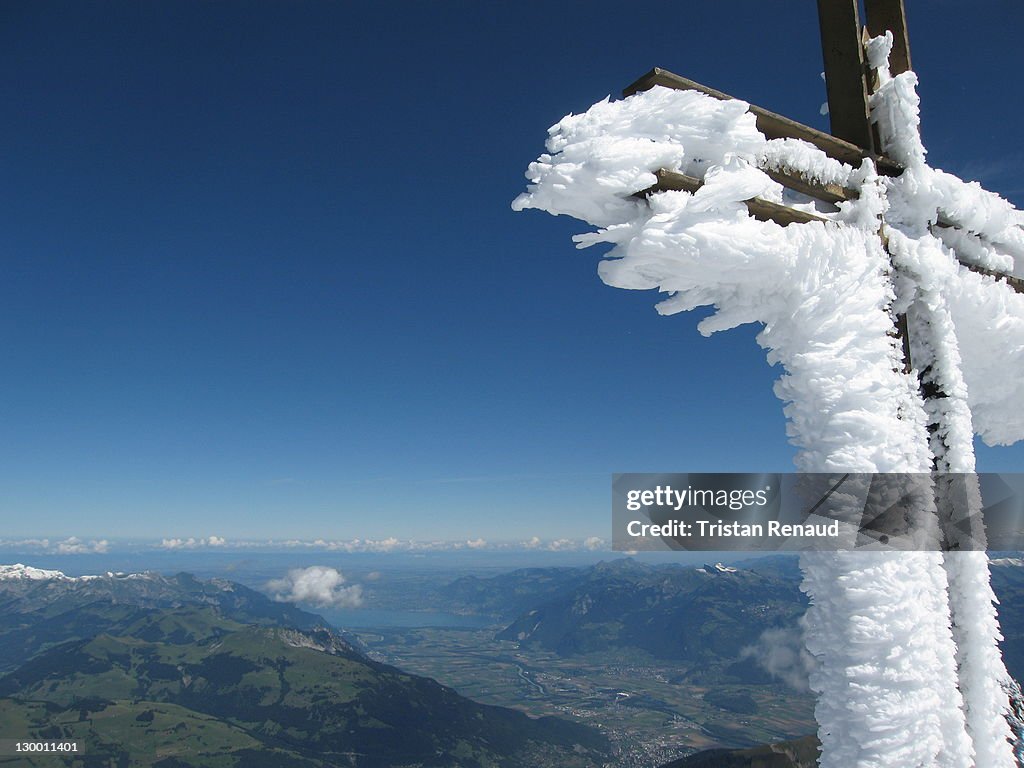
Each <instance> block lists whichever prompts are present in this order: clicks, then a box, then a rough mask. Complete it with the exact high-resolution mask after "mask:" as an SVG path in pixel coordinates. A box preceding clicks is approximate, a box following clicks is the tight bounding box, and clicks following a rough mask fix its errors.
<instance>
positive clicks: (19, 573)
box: [0, 563, 72, 581]
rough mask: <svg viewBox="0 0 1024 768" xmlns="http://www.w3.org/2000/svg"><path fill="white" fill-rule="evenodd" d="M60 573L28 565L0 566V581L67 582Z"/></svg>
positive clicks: (66, 577) (69, 577)
mask: <svg viewBox="0 0 1024 768" xmlns="http://www.w3.org/2000/svg"><path fill="white" fill-rule="evenodd" d="M71 578H72V577H71V576H67V575H65V574H63V573H61V572H60V571H46V570H43V569H42V568H33V567H32V566H30V565H24V564H22V563H15V564H14V565H0V581H13V580H14V579H29V580H31V581H47V580H61V581H63V580H67V579H71Z"/></svg>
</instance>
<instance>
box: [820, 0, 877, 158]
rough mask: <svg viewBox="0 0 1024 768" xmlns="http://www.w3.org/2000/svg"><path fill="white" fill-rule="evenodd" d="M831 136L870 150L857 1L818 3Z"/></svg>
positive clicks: (865, 81)
mask: <svg viewBox="0 0 1024 768" xmlns="http://www.w3.org/2000/svg"><path fill="white" fill-rule="evenodd" d="M818 25H819V27H820V28H821V54H822V57H823V59H824V61H825V87H826V90H827V91H828V115H829V121H830V124H831V126H832V135H833V136H836V137H838V138H840V139H845V140H846V141H849V142H850V143H851V144H856V145H857V146H859V147H861V148H863V149H866V150H868V151H871V150H874V149H875V145H874V138H873V136H872V133H871V121H870V119H869V114H870V109H869V108H868V86H867V77H866V75H867V72H866V70H865V66H864V47H863V45H862V44H861V28H860V15H859V11H858V8H857V0H818Z"/></svg>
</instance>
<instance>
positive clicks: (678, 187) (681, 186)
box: [640, 170, 828, 227]
mask: <svg viewBox="0 0 1024 768" xmlns="http://www.w3.org/2000/svg"><path fill="white" fill-rule="evenodd" d="M656 175H657V177H658V181H657V183H656V184H655V185H654V186H653V187H649V188H648V189H645V190H644V191H643V192H641V193H640V194H641V195H643V196H647V195H651V194H654V193H655V192H668V191H677V192H678V191H682V192H696V191H697V190H698V189H700V188H701V187H702V186H703V184H704V182H702V181H701V180H700V179H698V178H696V177H694V176H687V175H686V174H685V173H679V172H678V171H666V170H660V171H658V172H657V174H656ZM744 203H746V206H747V210H749V211H750V215H751V216H753V217H754V218H755V219H759V220H760V221H774V222H775V223H776V224H779V225H780V226H783V227H785V226H788V225H789V224H806V223H807V222H810V221H828V219H826V218H824V217H823V216H818V215H816V214H813V213H808V212H806V211H798V210H796V209H795V208H789V207H788V206H785V205H779V204H778V203H772V202H769V201H768V200H762V199H761V198H759V197H753V198H751V199H750V200H744Z"/></svg>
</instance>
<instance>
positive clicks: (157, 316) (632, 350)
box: [0, 0, 1024, 539]
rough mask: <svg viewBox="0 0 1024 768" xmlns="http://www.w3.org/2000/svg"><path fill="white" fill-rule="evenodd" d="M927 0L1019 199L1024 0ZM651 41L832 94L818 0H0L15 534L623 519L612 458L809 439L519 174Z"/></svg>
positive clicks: (743, 452) (9, 470)
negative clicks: (615, 507)
mask: <svg viewBox="0 0 1024 768" xmlns="http://www.w3.org/2000/svg"><path fill="white" fill-rule="evenodd" d="M907 3H908V6H909V8H908V14H909V16H910V25H911V42H912V53H913V57H914V64H915V69H917V70H918V72H919V74H920V76H921V78H922V84H921V93H922V97H923V100H924V112H923V121H924V122H923V124H924V132H925V140H926V143H927V145H928V146H929V148H930V150H931V156H930V157H931V161H932V162H933V164H935V165H938V166H939V167H942V168H945V169H946V170H949V171H952V172H954V173H958V174H962V175H966V176H969V177H972V178H977V179H979V180H981V181H982V182H983V183H984V184H986V185H987V186H988V187H990V188H991V189H993V190H995V191H999V192H1002V193H1003V194H1005V195H1006V196H1008V197H1009V198H1010V199H1011V200H1013V201H1014V202H1015V203H1017V204H1018V205H1021V204H1022V203H1024V183H1022V180H1021V170H1022V167H1024V154H1022V150H1021V148H1020V144H1019V141H1020V125H1021V123H1022V117H1024V114H1022V112H1024V107H1022V104H1021V101H1020V98H1019V96H1020V83H1019V74H1020V72H1021V70H1022V68H1024V67H1022V64H1024V61H1022V59H1024V54H1022V53H1021V50H1022V49H1021V47H1020V45H1019V39H1017V38H1018V33H1019V30H1020V29H1022V28H1024V6H1022V5H1021V4H1020V3H1019V2H1011V1H1010V0H1001V1H996V0H990V1H989V2H981V3H977V4H972V5H971V7H970V9H967V8H966V7H965V6H963V4H960V3H953V2H924V1H923V0H907ZM584 8H585V9H586V11H585V12H582V9H584ZM655 65H658V66H662V67H666V68H668V69H671V70H673V71H676V72H679V73H680V74H684V75H687V76H689V77H691V78H694V79H696V80H699V81H702V82H706V83H708V84H710V85H713V86H715V87H717V88H719V89H721V90H724V91H726V92H729V93H732V94H734V95H736V96H739V97H743V98H747V99H748V100H751V101H754V102H756V103H759V104H761V105H763V106H766V107H768V108H771V109H774V110H776V111H780V112H783V113H785V114H787V115H789V116H791V117H793V118H795V119H798V120H801V121H804V122H808V123H811V124H814V125H818V126H820V127H823V128H824V127H827V126H826V124H825V118H822V117H821V116H820V115H819V114H818V108H819V106H820V104H821V103H822V102H823V101H824V98H825V96H824V87H823V84H822V81H821V79H820V77H819V72H820V71H821V61H820V49H819V44H818V37H817V20H816V15H815V10H814V4H813V3H810V2H805V3H795V2H794V3H791V2H786V3H765V2H753V1H751V0H741V1H737V2H724V1H723V0H705V1H695V2H685V3H683V2H675V3H664V2H634V3H630V4H628V5H627V4H623V3H621V2H589V3H587V4H581V3H541V2H521V3H477V2H450V3H443V2H438V3H424V2H415V3H414V2H406V3H395V2H391V3H389V2H379V3H369V4H357V3H347V2H346V3H342V2H337V3H326V2H315V3H314V2H296V1H294V0H288V1H287V2H286V1H285V0H281V2H274V3H270V2H246V3H241V2H216V3H214V2H184V1H183V2H173V3H171V2H168V3H156V2H144V3H139V2H134V1H133V2H104V3H81V2H77V1H76V2H68V3H50V2H41V1H40V0H24V1H19V0H11V1H9V2H5V3H4V4H3V5H2V6H0V110H2V112H3V119H2V120H0V157H2V160H0V190H2V200H3V218H4V223H3V225H2V227H0V253H2V255H3V263H4V268H3V272H2V279H0V361H2V362H0V365H2V375H0V519H2V520H3V533H4V535H8V536H13V535H46V536H65V535H72V534H75V535H79V536H106V537H116V536H153V537H162V536H188V535H209V534H217V535H221V536H232V537H267V536H273V537H297V538H303V537H316V536H324V537H334V538H348V537H352V536H363V537H365V536H370V537H382V536H390V535H394V536H398V537H401V538H405V537H416V538H433V537H438V538H463V537H476V536H483V537H485V538H488V539H501V538H519V537H528V536H530V535H534V534H536V535H540V536H542V537H558V536H587V535H595V534H596V535H607V533H608V530H609V526H610V522H609V515H610V513H609V507H610V493H609V485H610V477H609V476H610V474H611V473H612V472H621V471H652V472H655V471H660V472H664V471H697V470H699V471H712V470H718V471H739V470H751V471H753V470H773V471H785V470H788V469H790V468H791V466H792V464H791V462H792V456H793V449H792V448H791V447H790V446H789V445H788V444H787V442H786V439H785V435H784V424H783V418H782V413H781V405H780V403H779V402H778V401H776V400H775V398H774V396H773V395H772V392H771V382H772V380H773V379H774V378H775V377H776V375H777V372H774V371H771V370H770V369H768V367H767V365H766V364H765V363H764V362H763V353H762V352H761V350H760V349H758V348H757V347H756V345H755V344H754V342H753V332H754V331H753V329H745V330H740V331H734V332H730V333H727V334H721V335H718V336H716V337H714V338H712V339H710V340H706V339H702V338H701V337H700V336H699V335H698V334H697V332H696V331H695V328H694V326H695V324H696V320H697V318H695V317H694V316H692V315H681V316H676V317H673V318H661V317H659V316H658V315H657V314H656V313H655V311H654V309H653V304H654V300H655V297H654V296H653V295H650V294H645V293H636V294H634V293H628V292H624V291H617V290H613V289H610V288H607V287H605V286H604V285H602V284H601V283H600V281H599V280H598V278H597V275H596V271H595V267H596V259H597V258H598V255H599V254H597V253H596V252H595V251H582V252H578V251H576V250H574V248H573V246H572V244H571V242H570V240H569V237H570V235H571V234H574V233H576V232H579V231H581V229H582V225H581V224H579V223H578V222H574V221H570V220H562V219H554V218H551V217H547V216H545V215H543V214H539V213H536V212H532V213H526V214H515V213H513V212H512V211H511V209H510V207H509V203H510V201H511V200H512V198H513V197H514V196H515V195H516V194H517V193H518V192H520V191H521V190H522V189H523V188H524V185H525V179H524V178H523V172H524V170H525V168H526V165H527V164H528V162H529V161H530V160H532V159H533V158H534V157H536V155H537V154H538V153H539V152H540V151H542V149H543V146H542V145H543V141H544V138H545V136H546V133H545V131H546V129H547V127H548V126H549V125H551V124H552V123H554V122H556V121H557V120H558V119H559V118H560V117H561V116H562V115H564V114H566V113H567V112H569V111H575V112H580V111H583V110H585V109H586V108H587V107H588V106H589V105H590V104H591V103H593V102H594V101H597V100H599V99H601V98H603V97H604V96H606V95H608V94H611V95H613V96H618V93H619V91H620V89H621V88H622V87H624V86H625V85H627V84H628V83H630V82H631V81H632V80H634V79H635V78H636V77H638V76H639V75H641V74H643V73H644V72H646V71H647V70H648V69H650V68H651V67H652V66H655ZM1022 457H1024V451H1022V450H1021V449H1017V448H1015V449H1003V450H1000V451H984V452H983V453H981V454H980V468H981V469H986V470H1002V471H1010V470H1020V469H1024V461H1022Z"/></svg>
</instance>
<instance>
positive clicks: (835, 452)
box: [513, 37, 1024, 768]
mask: <svg viewBox="0 0 1024 768" xmlns="http://www.w3.org/2000/svg"><path fill="white" fill-rule="evenodd" d="M890 44H891V40H890V39H887V38H884V37H883V38H878V39H876V40H873V41H871V43H870V44H869V56H870V58H871V62H872V65H873V66H874V67H875V68H876V69H878V70H879V83H880V87H879V88H878V90H877V92H876V94H875V95H874V96H873V99H872V104H871V106H872V116H873V119H874V120H875V121H876V122H877V124H878V127H879V132H880V134H881V136H882V138H883V141H884V142H885V147H886V151H887V153H888V154H889V155H890V156H891V157H893V158H894V159H895V160H897V161H898V162H900V163H901V164H903V165H904V166H905V167H906V171H905V172H904V173H903V174H902V175H901V176H899V177H897V178H882V177H879V176H878V175H877V174H876V173H875V171H874V168H873V166H872V165H871V163H870V162H869V161H865V163H864V164H863V165H862V166H861V167H858V168H854V167H852V166H849V165H846V164H843V163H840V162H839V161H837V160H834V159H832V158H829V157H827V156H826V155H825V154H824V153H822V152H821V151H820V150H818V149H817V148H816V147H814V146H812V145H810V144H806V143H804V142H801V141H798V140H794V139H774V140H768V139H766V138H765V137H764V136H763V135H762V134H760V133H759V132H758V131H757V128H756V125H755V118H754V116H753V115H752V114H750V113H749V112H748V111H747V107H748V105H747V104H746V103H744V102H742V101H736V100H732V101H720V100H716V99H714V98H711V97H709V96H705V95H703V94H701V93H697V92H694V91H673V90H669V89H665V88H661V87H655V88H653V89H651V90H649V91H646V92H641V93H637V94H635V95H633V96H630V97H628V98H626V99H623V100H621V101H615V102H612V101H609V100H607V99H606V100H604V101H602V102H600V103H598V104H595V105H594V106H593V107H591V108H590V109H589V110H588V111H587V112H585V113H584V114H581V115H570V116H568V117H566V118H564V119H563V120H561V121H560V122H559V123H558V124H557V125H555V126H553V127H552V128H551V129H550V130H549V138H548V141H547V150H548V151H547V153H546V154H544V155H541V156H540V158H539V159H538V160H537V161H536V162H534V163H532V164H531V165H530V167H529V170H528V172H527V177H528V178H529V180H530V182H531V183H530V186H529V189H528V191H527V192H525V193H524V194H522V195H520V196H519V197H518V198H517V199H516V200H515V202H514V203H513V207H514V208H515V209H516V210H522V209H526V208H538V209H542V210H546V211H548V212H550V213H552V214H567V215H570V216H573V217H575V218H578V219H581V220H583V221H585V222H587V223H588V224H590V225H592V226H594V227H596V228H597V229H596V231H593V232H589V233H586V234H582V235H578V236H577V237H575V238H574V240H575V241H576V243H577V246H578V247H581V248H582V247H587V246H590V245H594V244H598V243H608V244H610V245H611V246H612V247H611V250H610V251H609V252H608V254H607V257H606V259H605V260H604V261H602V262H601V263H600V265H599V268H598V271H599V274H600V276H601V279H602V280H604V282H606V283H607V284H608V285H611V286H614V287H618V288H627V289H658V290H659V291H661V292H662V293H664V294H666V297H665V298H664V299H663V300H662V301H661V302H660V303H659V304H658V305H657V309H658V311H659V312H660V313H662V314H674V313H677V312H683V311H686V310H690V309H694V308H696V307H701V306H710V307H713V308H714V309H715V310H716V312H715V314H713V315H712V316H710V317H708V318H706V319H705V320H703V321H701V323H700V324H699V326H698V329H699V330H700V331H701V333H703V334H705V335H709V334H711V333H714V332H717V331H722V330H727V329H729V328H733V327H736V326H738V325H741V324H743V323H758V324H760V325H761V326H762V329H761V331H760V333H759V334H758V336H757V341H758V343H759V344H760V345H761V346H762V347H763V348H764V349H766V350H767V356H768V360H769V362H771V363H773V364H775V363H779V364H781V367H782V369H783V373H782V375H781V377H780V379H779V381H778V382H777V383H776V385H775V392H776V394H777V395H778V397H779V398H780V399H781V400H782V401H783V402H784V403H785V406H784V410H785V413H786V416H787V417H788V427H787V429H788V433H789V436H790V439H791V441H792V442H793V443H794V444H795V445H796V446H798V448H799V453H798V456H797V459H796V463H797V467H798V469H800V470H802V471H808V472H828V471H836V470H842V471H848V472H903V473H905V472H919V473H927V472H930V471H931V470H932V468H933V463H934V465H935V466H936V468H938V469H942V470H945V471H954V472H969V471H973V469H974V455H973V449H972V443H971V440H972V436H973V434H974V432H975V431H977V432H978V433H979V434H981V435H982V437H983V438H984V439H985V440H986V441H988V442H991V443H1008V442H1013V441H1015V440H1019V439H1020V438H1021V437H1022V436H1024V408H1020V407H1012V406H1013V405H1015V404H1016V403H1019V402H1021V396H1022V395H1024V296H1021V295H1019V294H1016V293H1014V292H1013V291H1012V289H1011V288H1009V287H1008V286H1007V285H1005V284H1003V283H999V282H996V281H995V280H994V279H993V278H991V277H986V276H982V275H979V274H976V273H974V272H971V271H969V270H968V269H967V268H966V267H965V266H963V265H962V264H961V263H960V261H958V258H957V256H958V254H959V258H960V260H962V261H963V262H970V263H973V264H976V265H978V266H982V267H986V268H989V269H996V268H998V269H1004V270H1013V271H1015V272H1017V273H1018V274H1019V269H1020V268H1021V267H1022V266H1024V236H1022V234H1021V233H1022V232H1024V230H1022V229H1021V225H1022V224H1024V218H1022V215H1021V213H1020V212H1018V211H1016V210H1015V209H1013V207H1012V206H1010V204H1009V203H1007V202H1006V201H1004V200H1002V199H1000V198H998V197H997V196H995V195H992V194H991V193H988V192H985V191H984V190H982V189H981V188H980V186H978V185H977V184H973V183H965V182H963V181H961V180H959V179H957V178H955V177H953V176H951V175H949V174H945V173H942V172H941V171H937V170H934V169H932V168H930V167H929V166H927V164H926V163H925V150H924V147H923V146H922V145H921V142H920V138H919V132H918V118H917V94H916V90H915V86H916V77H915V75H914V74H913V73H912V72H907V73H904V74H902V75H899V76H897V77H889V75H888V70H887V65H886V57H887V55H888V47H889V45H890ZM660 168H664V169H668V170H675V171H681V172H683V173H686V174H688V175H690V176H695V177H698V178H700V179H702V180H703V186H702V187H701V188H700V189H699V190H697V191H696V192H694V193H689V192H677V191H668V192H660V193H656V194H653V195H650V196H649V197H648V199H647V200H646V201H644V200H642V199H638V198H637V197H635V194H636V193H637V192H639V191H642V190H644V189H647V188H649V187H651V186H652V185H653V184H654V183H655V175H654V172H655V171H656V170H658V169H660ZM779 168H785V169H788V170H789V171H790V172H793V171H796V172H799V173H801V174H802V175H804V176H805V177H808V178H811V179H815V180H817V181H820V182H826V183H833V184H840V185H842V186H844V187H846V188H848V189H849V188H852V189H856V190H857V191H858V192H859V197H858V198H857V199H856V200H853V201H850V202H846V203H841V204H839V205H838V207H835V206H827V205H824V204H817V208H815V205H816V204H814V203H813V202H808V203H805V204H804V207H805V208H807V209H809V210H815V212H816V213H817V214H818V215H819V216H821V217H823V218H825V219H827V221H824V222H817V221H815V222H810V223H805V224H798V225H791V226H788V227H782V226H779V225H778V224H775V223H773V222H763V221H758V220H756V219H754V218H753V217H752V216H750V215H749V214H748V211H747V208H746V205H745V204H744V202H743V201H745V200H748V199H750V198H752V197H761V198H763V199H766V200H770V201H774V202H779V201H782V199H783V190H782V187H781V186H780V185H778V184H777V183H776V182H774V181H772V180H771V179H770V178H769V177H768V175H767V174H766V173H764V171H763V170H762V169H779ZM936 222H941V223H945V224H950V223H951V224H955V225H957V226H959V229H949V228H946V229H945V230H944V229H943V228H940V227H935V226H933V225H935V224H936ZM883 237H884V238H885V240H886V241H887V242H888V252H887V250H886V248H885V247H884V246H883ZM953 248H956V249H957V251H956V253H954V251H953ZM897 312H900V313H903V312H905V313H906V314H907V316H908V322H909V324H910V328H911V338H912V340H913V341H914V347H913V348H912V350H911V351H912V359H913V361H914V364H915V366H916V368H917V371H919V372H920V373H921V376H922V378H923V380H924V381H926V382H929V383H932V384H934V385H935V386H937V387H939V388H941V390H942V391H943V392H944V393H945V394H946V395H947V397H944V398H941V399H938V400H935V399H932V400H925V399H923V398H922V396H921V394H920V391H919V384H918V377H917V375H906V374H904V373H903V372H902V350H901V348H900V347H899V345H898V342H897V340H896V339H895V338H894V334H893V318H894V315H895V314H896V313H897ZM1008 369H1009V370H1008ZM1010 370H1012V371H1014V373H1011V372H1010ZM972 413H973V423H972ZM937 425H938V428H936V426H937ZM929 427H931V429H929ZM936 512H937V514H943V513H944V510H943V509H937V510H936ZM801 564H802V567H803V569H804V581H803V586H802V588H803V589H804V591H805V592H806V593H807V594H808V595H809V597H810V599H811V608H810V610H809V612H808V616H807V645H808V649H809V651H810V652H811V653H812V654H813V655H814V656H815V657H816V658H817V660H818V669H817V672H816V673H815V674H814V676H813V677H812V680H811V684H812V687H813V688H814V690H815V691H816V692H817V693H818V705H817V707H816V717H817V719H818V723H819V735H820V737H821V740H822V745H823V752H822V758H821V763H820V764H821V766H822V768H853V767H854V766H856V767H858V768H868V767H869V766H878V767H881V766H893V767H894V768H895V767H896V766H898V767H899V768H907V767H908V766H942V767H943V768H946V767H948V768H967V767H969V766H977V768H1004V767H1005V768H1011V766H1014V765H1015V762H1014V759H1013V755H1012V753H1011V750H1010V747H1009V744H1008V742H1007V738H1008V737H1009V736H1010V732H1009V728H1008V726H1007V724H1006V720H1005V717H1004V715H1005V711H1006V706H1007V698H1006V696H1005V695H1004V694H1003V693H1002V685H1003V683H1004V681H1005V679H1006V677H1007V676H1006V671H1005V668H1004V667H1003V663H1002V659H1001V657H1000V655H999V651H998V647H997V645H996V643H997V640H998V638H999V632H998V624H997V622H996V616H995V609H994V607H993V595H992V591H991V588H990V587H989V582H988V570H987V559H986V556H985V554H984V553H982V552H954V553H949V554H948V555H946V556H945V557H944V556H943V555H942V554H940V553H937V552H912V553H887V552H860V551H858V552H839V553H822V554H814V555H805V556H804V557H803V559H802V562H801Z"/></svg>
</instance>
